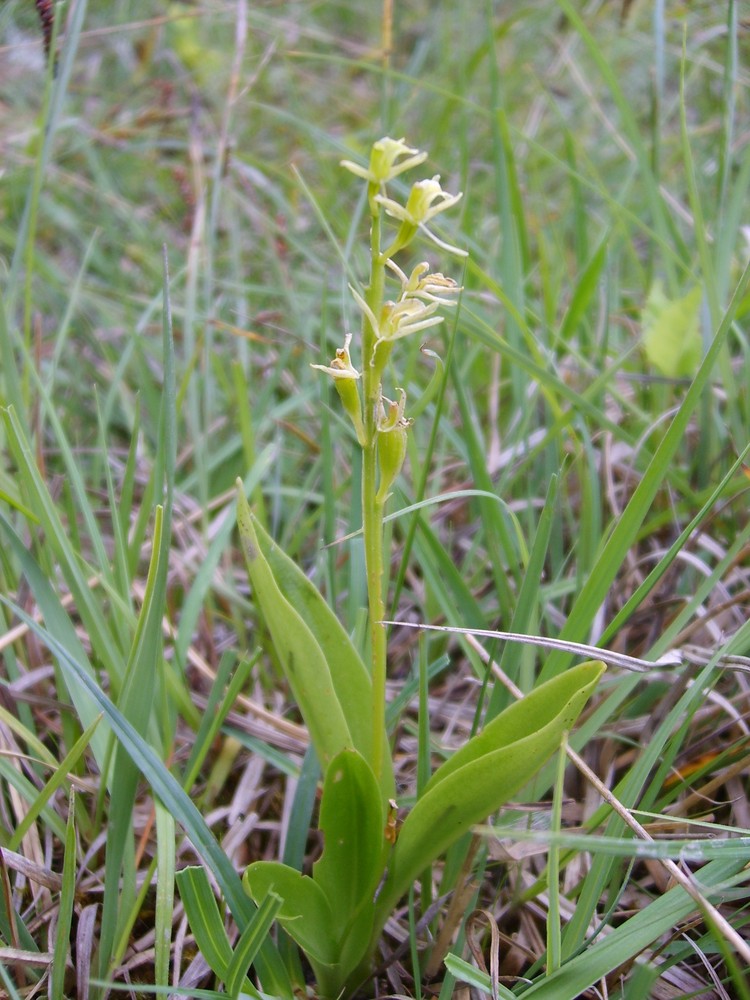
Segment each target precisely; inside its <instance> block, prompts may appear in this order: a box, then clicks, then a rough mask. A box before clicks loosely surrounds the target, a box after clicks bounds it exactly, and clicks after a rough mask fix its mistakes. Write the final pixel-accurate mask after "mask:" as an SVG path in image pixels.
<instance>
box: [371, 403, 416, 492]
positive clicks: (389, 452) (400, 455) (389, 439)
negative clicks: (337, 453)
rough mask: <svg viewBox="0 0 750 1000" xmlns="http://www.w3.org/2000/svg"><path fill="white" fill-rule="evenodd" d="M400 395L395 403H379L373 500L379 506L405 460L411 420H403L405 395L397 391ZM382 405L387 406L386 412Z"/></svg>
mask: <svg viewBox="0 0 750 1000" xmlns="http://www.w3.org/2000/svg"><path fill="white" fill-rule="evenodd" d="M398 392H399V393H400V394H401V396H400V398H399V401H398V402H397V403H394V402H392V401H391V400H390V399H385V398H383V399H382V400H381V403H380V414H379V418H378V427H377V430H378V465H379V468H380V482H379V484H378V492H377V495H376V497H375V500H376V502H377V503H379V504H381V505H382V504H384V503H385V502H386V500H387V499H388V497H389V496H390V494H389V493H388V490H389V489H390V488H391V486H392V485H393V483H394V481H395V479H396V476H398V474H399V472H400V471H401V468H402V466H403V464H404V459H405V458H406V434H407V431H408V430H409V427H410V426H411V420H406V419H405V418H404V406H405V405H406V393H405V392H404V390H403V389H399V390H398ZM384 404H387V407H388V408H387V410H386V407H385V405H384Z"/></svg>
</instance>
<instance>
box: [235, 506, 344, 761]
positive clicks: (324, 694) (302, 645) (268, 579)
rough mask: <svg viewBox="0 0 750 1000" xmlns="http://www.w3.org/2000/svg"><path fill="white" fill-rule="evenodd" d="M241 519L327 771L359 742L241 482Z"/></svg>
mask: <svg viewBox="0 0 750 1000" xmlns="http://www.w3.org/2000/svg"><path fill="white" fill-rule="evenodd" d="M237 520H238V524H239V529H240V538H241V540H242V549H243V551H244V554H245V562H246V563H247V570H248V574H249V576H250V581H251V583H252V585H253V591H254V597H255V599H256V600H257V602H258V604H259V606H260V609H261V611H262V612H263V617H264V619H265V621H266V624H267V626H268V630H269V632H270V633H271V638H272V639H273V644H274V646H275V647H276V652H277V654H278V656H279V659H280V660H281V663H282V665H283V667H284V672H285V673H286V676H287V679H288V680H289V684H290V686H291V689H292V694H293V695H294V699H295V701H296V702H297V704H298V705H299V708H300V711H301V712H302V716H303V718H304V720H305V722H306V724H307V728H308V729H309V731H310V739H311V740H312V742H313V745H314V746H315V751H316V753H317V754H318V759H319V760H320V764H321V767H322V768H323V771H324V772H325V770H326V768H327V767H328V765H329V763H330V762H331V760H332V759H333V758H334V757H335V756H336V755H337V754H338V753H339V752H340V751H341V750H346V749H351V748H352V747H353V746H354V742H353V739H352V736H351V733H350V731H349V727H348V725H347V721H346V718H345V717H344V712H343V709H342V707H341V702H340V701H339V699H338V695H337V692H336V689H335V687H334V684H333V680H332V678H331V671H330V670H329V667H328V663H327V662H326V658H325V655H324V653H323V651H322V649H321V648H320V645H319V644H318V642H317V640H316V638H315V636H314V635H313V633H312V632H311V631H310V629H309V628H308V626H307V624H306V623H305V620H304V619H303V617H302V616H301V614H300V613H299V612H298V611H297V610H296V609H295V608H294V607H293V606H292V604H291V603H290V602H289V601H288V600H287V598H286V597H285V596H284V594H283V593H282V592H281V590H280V589H279V586H278V584H277V582H276V579H275V577H274V573H273V570H272V568H271V566H270V564H269V562H268V560H267V559H266V557H265V554H264V552H263V550H262V549H261V547H260V543H259V541H258V534H257V531H256V524H255V523H254V522H253V516H252V514H251V512H250V508H249V506H248V503H247V500H246V499H245V494H244V492H243V491H242V489H240V488H238V492H237ZM354 669H356V667H355V668H354Z"/></svg>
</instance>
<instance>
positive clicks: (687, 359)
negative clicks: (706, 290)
mask: <svg viewBox="0 0 750 1000" xmlns="http://www.w3.org/2000/svg"><path fill="white" fill-rule="evenodd" d="M701 298H702V292H701V289H700V287H697V288H694V289H692V291H690V292H688V294H687V295H684V296H683V297H682V298H681V299H668V298H667V296H666V295H665V294H664V288H663V287H662V283H661V281H658V280H657V281H655V282H654V283H653V285H652V286H651V291H650V292H649V293H648V298H647V299H646V304H645V306H644V307H643V312H642V313H641V323H642V325H643V347H644V349H645V351H646V357H647V358H648V360H649V363H650V364H652V365H653V366H654V368H658V370H659V371H660V372H661V373H662V375H666V376H667V377H668V378H680V377H681V376H689V375H694V374H695V372H696V371H697V370H698V366H699V365H700V360H701V335H700V329H699V326H698V319H699V314H700V307H701Z"/></svg>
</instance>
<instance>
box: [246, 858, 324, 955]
mask: <svg viewBox="0 0 750 1000" xmlns="http://www.w3.org/2000/svg"><path fill="white" fill-rule="evenodd" d="M242 884H243V885H244V887H245V891H246V892H247V893H248V895H249V896H251V898H252V899H253V901H254V902H255V903H256V905H258V906H259V905H260V904H261V903H262V901H263V900H264V899H265V898H266V896H267V895H268V894H269V893H272V894H274V895H276V896H278V897H279V898H280V899H281V900H282V904H281V909H280V910H279V911H278V913H277V914H276V919H277V920H278V922H279V923H280V924H281V926H282V927H283V928H284V930H285V931H286V932H287V934H289V936H290V937H292V938H294V940H295V941H296V942H297V944H298V945H299V946H300V948H302V950H303V951H304V952H305V954H306V955H307V956H308V958H310V959H312V960H314V961H316V962H320V963H322V964H323V965H326V966H334V965H336V962H337V959H338V953H337V948H336V944H337V942H336V936H335V934H334V933H333V914H332V912H331V907H330V905H329V903H328V899H327V898H326V895H325V893H324V892H323V890H322V889H321V888H320V886H319V885H317V883H315V882H314V881H313V880H312V879H311V878H310V876H309V875H303V874H302V873H301V872H298V871H297V870H296V869H295V868H290V867H289V866H288V865H282V864H281V862H279V861H256V862H255V863H254V864H252V865H249V866H248V868H247V869H246V871H245V874H244V876H243V878H242Z"/></svg>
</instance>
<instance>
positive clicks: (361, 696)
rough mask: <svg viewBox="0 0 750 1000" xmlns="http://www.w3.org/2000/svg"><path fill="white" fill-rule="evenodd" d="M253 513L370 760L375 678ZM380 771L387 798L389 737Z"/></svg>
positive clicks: (261, 543)
mask: <svg viewBox="0 0 750 1000" xmlns="http://www.w3.org/2000/svg"><path fill="white" fill-rule="evenodd" d="M250 516H251V518H252V524H253V527H254V529H255V537H256V540H257V543H258V547H259V549H260V551H261V552H262V554H263V556H264V558H265V559H266V561H267V562H268V565H269V566H270V568H271V572H272V573H273V577H274V580H275V581H276V585H277V586H278V588H279V590H280V591H281V593H282V594H283V595H284V597H285V598H286V599H287V601H288V602H289V603H290V604H291V605H292V607H294V608H295V610H296V611H297V613H298V614H299V616H300V617H301V618H302V619H303V621H304V622H305V624H306V625H307V627H308V629H309V630H310V632H312V634H313V635H314V636H315V639H316V641H317V643H318V645H319V646H320V649H321V652H322V653H323V655H324V657H325V660H326V663H327V664H328V669H329V671H330V674H331V682H332V684H333V687H334V690H335V691H336V697H337V698H338V701H339V704H340V705H341V709H342V711H343V713H344V717H345V719H346V723H347V726H348V728H349V732H350V733H351V736H352V740H353V742H354V747H355V748H356V749H357V750H358V751H359V752H360V754H361V755H362V756H363V757H364V759H365V760H366V761H368V762H369V763H370V764H371V762H372V681H371V679H370V674H369V671H368V670H367V667H366V666H365V664H364V663H363V661H362V658H361V657H360V655H359V653H358V652H357V650H356V648H355V646H354V643H353V642H352V641H351V639H350V638H349V635H348V633H347V631H346V629H345V628H344V627H343V625H342V624H341V622H340V621H339V620H338V618H337V617H336V615H335V614H334V613H333V611H332V610H331V609H330V607H329V606H328V604H327V603H326V601H325V600H324V599H323V597H322V595H321V593H320V591H319V590H318V589H317V587H316V586H315V585H314V584H313V583H312V582H311V581H310V580H309V579H308V578H307V576H305V574H304V573H303V572H302V570H301V569H300V568H299V566H297V564H296V563H295V562H294V560H293V559H290V558H289V556H288V555H287V554H286V553H285V552H284V551H283V549H281V548H280V547H279V546H278V545H277V544H276V543H275V542H274V541H273V539H272V538H271V536H270V535H269V534H268V533H267V532H266V530H265V529H264V528H263V525H262V524H261V523H260V521H259V520H258V518H256V517H255V516H254V515H253V514H252V513H251V515H250ZM373 770H374V769H373ZM381 773H382V774H383V793H384V798H385V799H388V798H390V797H391V796H392V795H393V793H394V787H395V786H394V781H393V764H392V762H391V757H390V752H389V750H388V741H387V739H384V740H383V760H382V767H381Z"/></svg>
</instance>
